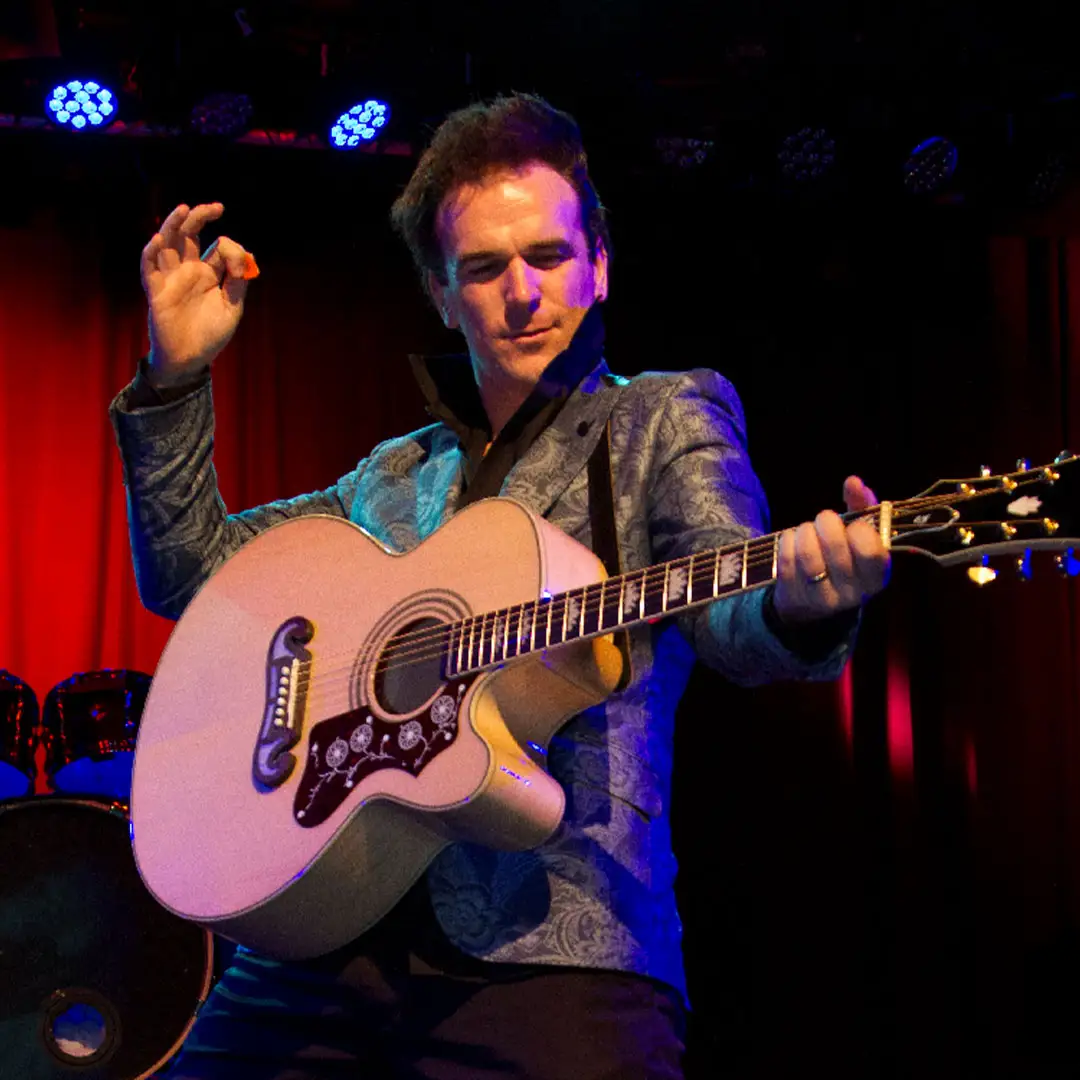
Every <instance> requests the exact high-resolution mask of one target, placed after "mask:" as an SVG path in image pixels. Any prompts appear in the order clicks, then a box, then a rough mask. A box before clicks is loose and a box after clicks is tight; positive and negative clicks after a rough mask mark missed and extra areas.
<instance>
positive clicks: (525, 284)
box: [506, 259, 540, 307]
mask: <svg viewBox="0 0 1080 1080" xmlns="http://www.w3.org/2000/svg"><path fill="white" fill-rule="evenodd" d="M539 300H540V276H539V274H538V273H537V271H536V270H535V269H534V268H533V267H531V266H530V265H529V264H528V263H527V262H526V261H525V260H524V259H514V260H513V261H512V262H511V263H510V265H509V266H508V267H507V268H506V302H507V303H508V304H525V305H528V306H530V307H532V306H534V305H535V304H536V303H538V302H539Z"/></svg>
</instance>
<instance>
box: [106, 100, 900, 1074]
mask: <svg viewBox="0 0 1080 1080" xmlns="http://www.w3.org/2000/svg"><path fill="white" fill-rule="evenodd" d="M222 212H223V208H222V207H221V205H220V204H210V205H204V206H197V207H194V208H192V209H189V208H188V207H185V206H181V207H178V208H177V209H176V210H174V211H173V213H172V214H170V215H169V217H168V218H167V219H166V221H165V222H164V223H163V225H162V227H161V231H160V232H159V233H157V234H156V235H155V236H154V237H153V238H152V239H151V241H150V243H149V244H148V245H147V247H146V248H145V250H144V252H143V260H142V278H143V284H144V288H145V290H146V294H147V296H148V299H149V304H150V337H151V351H150V355H149V357H148V358H147V359H146V360H145V361H144V362H143V363H142V364H141V365H140V370H139V373H138V375H137V377H136V379H135V381H134V383H133V384H132V385H131V386H130V387H129V388H127V389H126V390H125V391H124V392H122V393H121V394H120V395H119V397H118V398H117V400H116V402H114V405H113V420H114V423H115V425H116V430H117V436H118V441H119V444H120V447H121V450H122V453H123V455H124V459H125V474H126V477H127V483H128V487H129V505H130V516H131V532H132V545H133V549H134V555H135V562H136V570H137V574H138V580H139V586H140V590H141V595H142V597H143V599H144V601H145V602H146V603H147V604H148V605H149V606H150V607H152V608H153V609H154V610H156V611H159V612H161V613H162V614H165V615H168V616H171V617H176V616H177V615H179V613H180V612H181V610H182V609H183V607H184V605H185V603H186V602H187V601H188V600H189V599H190V597H191V596H192V594H193V593H194V591H195V590H196V589H197V588H198V587H199V585H200V584H201V583H202V582H203V581H204V580H205V579H206V577H207V576H208V575H209V574H210V573H212V571H213V570H214V569H215V568H216V567H217V566H218V565H219V564H220V563H221V561H222V560H223V559H224V558H226V557H227V556H228V555H229V554H231V553H232V552H233V551H235V550H236V549H237V548H238V547H239V546H240V545H241V544H243V543H244V541H245V540H247V539H249V538H250V537H251V536H253V535H255V534H256V533H257V532H258V531H260V530H261V529H264V528H266V527H267V526H269V525H271V524H274V523H276V522H279V521H282V520H285V519H287V518H289V517H295V516H297V515H300V514H304V513H331V514H337V515H343V516H346V517H348V518H349V519H351V520H352V521H354V522H355V523H356V524H358V525H361V526H362V527H363V528H365V529H366V530H367V531H368V532H370V533H371V534H373V535H374V536H375V537H376V538H377V539H379V540H380V541H382V542H383V543H385V544H386V545H387V546H388V547H390V548H392V549H394V550H398V551H402V550H408V549H410V548H412V547H415V546H416V544H418V543H419V542H420V541H422V540H423V539H424V538H425V537H427V536H429V535H430V534H431V533H432V532H433V531H434V530H435V529H436V528H438V526H439V525H440V524H442V523H443V522H445V521H446V520H447V519H448V518H449V517H450V516H451V515H452V514H453V513H454V512H455V511H456V510H458V509H460V508H461V507H462V506H464V505H465V504H466V503H468V502H473V501H475V500H476V499H478V498H483V497H485V496H489V495H497V494H500V493H501V494H503V495H508V496H512V497H514V498H517V499H519V500H520V501H522V502H524V503H525V504H526V505H528V506H530V507H531V508H532V509H533V510H534V511H536V512H537V513H540V514H542V515H544V516H545V517H547V519H548V520H549V521H550V522H552V523H553V524H555V525H557V526H558V527H560V528H561V529H563V530H564V531H565V532H567V533H568V534H570V535H571V536H573V537H575V538H576V539H579V540H581V541H582V542H583V543H586V544H589V543H591V542H592V541H593V537H592V529H591V525H590V523H591V521H599V520H600V517H599V516H598V515H597V514H596V513H595V512H593V511H595V508H596V506H597V505H598V504H597V502H596V500H597V499H598V497H599V493H598V492H597V491H595V490H592V491H591V490H590V486H595V485H590V483H589V476H590V466H589V462H590V459H591V458H592V455H593V454H594V453H595V452H596V448H597V446H598V445H599V444H600V442H601V440H603V439H606V438H607V434H606V433H607V431H608V430H610V494H609V497H608V502H609V503H611V502H613V504H614V509H613V516H614V521H613V522H612V526H611V532H612V534H613V537H614V540H615V542H616V543H617V548H618V553H619V558H621V559H622V560H623V562H624V564H625V568H626V569H634V568H639V567H643V566H647V565H650V564H652V563H655V562H658V561H662V560H666V559H671V558H675V557H679V556H682V555H686V554H689V553H691V552H693V551H698V550H705V549H709V548H713V547H717V546H721V545H723V544H725V543H731V542H733V541H738V540H742V539H743V538H745V537H746V536H748V535H751V534H755V533H759V532H761V531H762V530H763V528H764V524H765V514H766V511H765V501H764V496H763V494H762V492H761V489H760V486H759V484H758V482H757V480H756V478H755V476H754V474H753V472H752V471H751V468H750V465H749V462H748V459H747V456H746V450H745V439H744V435H743V419H742V414H741V408H740V405H739V402H738V399H737V397H736V395H735V393H734V391H733V389H732V388H731V386H730V385H729V384H728V383H727V382H726V381H725V380H724V379H722V378H721V377H720V376H718V375H717V374H716V373H715V372H712V371H706V370H698V371H693V372H688V373H686V374H646V375H642V376H639V377H638V378H636V379H632V380H622V379H618V378H616V377H613V376H611V375H610V374H609V372H608V370H607V366H606V364H605V362H604V359H603V357H602V355H601V348H602V342H603V334H602V325H601V321H600V313H599V304H600V303H601V302H602V301H604V300H605V299H606V298H607V294H608V266H609V248H610V244H609V241H608V235H607V229H606V224H605V219H604V211H603V208H602V206H601V204H600V200H599V198H598V196H597V194H596V191H595V188H594V187H593V185H592V182H591V179H590V178H589V174H588V168H587V160H586V157H585V153H584V150H583V148H582V145H581V141H580V135H579V132H578V129H577V126H576V124H575V123H574V121H573V120H572V119H571V118H570V117H569V116H567V115H566V114H564V113H560V112H558V111H556V110H554V109H552V108H551V107H550V106H549V105H547V104H546V103H545V102H543V101H541V100H540V99H537V98H534V97H530V96H515V97H511V98H500V99H497V100H496V101H494V102H492V103H489V104H481V105H475V106H472V107H470V108H468V109H465V110H461V111H459V112H457V113H454V114H452V115H451V116H450V117H448V118H447V120H446V121H445V122H444V123H443V125H442V126H441V127H440V128H439V130H438V131H437V132H436V133H435V135H434V137H433V140H432V143H431V145H430V147H429V148H428V149H427V150H426V151H425V153H424V155H423V156H422V157H421V160H420V162H419V163H418V165H417V168H416V171H415V173H414V174H413V177H412V179H411V180H410V182H409V184H408V186H407V187H406V189H405V191H404V193H403V194H402V195H401V197H400V198H399V199H398V201H397V202H396V203H395V206H394V211H393V220H394V223H395V226H396V227H397V228H398V230H399V231H400V232H401V233H402V235H403V236H404V238H405V240H406V242H407V243H408V244H409V247H410V250H411V251H412V253H413V255H414V258H415V260H416V263H417V266H418V269H419V270H420V273H421V275H422V278H423V281H424V284H425V286H426V288H427V290H428V292H429V295H430V296H431V298H432V300H433V302H434V303H435V306H436V307H437V309H438V311H439V313H440V315H441V316H442V318H443V320H444V322H445V323H446V325H447V326H448V327H452V328H456V329H459V330H460V331H461V333H462V335H463V336H464V338H465V343H466V345H467V347H468V357H467V359H463V360H461V361H460V362H455V361H452V360H451V361H444V362H440V363H434V362H433V363H429V364H427V365H423V364H418V365H417V374H418V377H419V381H420V383H421V386H422V388H423V389H424V390H425V392H426V394H427V396H428V398H429V401H430V406H431V411H432V413H433V415H434V416H435V418H436V420H437V422H436V423H435V424H434V425H431V426H429V427H427V428H424V429H422V430H420V431H418V432H414V433H412V434H410V435H407V436H404V437H403V438H400V439H392V440H390V441H388V442H386V443H383V444H381V445H380V446H378V447H376V448H375V450H374V451H373V452H372V454H371V455H370V456H369V457H368V458H366V459H364V460H363V461H361V462H360V464H359V465H358V466H357V468H356V469H355V470H354V471H353V472H351V473H349V474H348V475H347V476H345V477H343V478H342V479H341V480H339V481H338V483H337V484H336V485H334V486H333V487H330V488H328V489H327V490H325V491H322V492H317V493H314V494H311V495H306V496H301V497H299V498H296V499H292V500H284V501H281V502H277V503H273V504H270V505H267V506H264V507H260V508H257V509H255V510H251V511H247V512H246V513H243V514H239V515H236V516H229V515H227V514H226V511H225V508H224V507H223V506H222V504H221V501H220V499H219V497H218V495H217V491H216V487H215V483H214V476H213V471H212V469H208V468H207V467H206V462H207V457H208V452H209V449H210V447H211V443H212V434H213V427H212V424H213V415H212V406H211V401H210V389H209V380H208V375H207V372H208V369H209V366H210V364H211V362H212V361H213V359H214V357H215V356H216V355H217V354H218V353H219V352H220V351H221V349H222V348H223V347H224V345H225V344H226V342H227V341H228V340H229V338H230V337H231V336H232V334H233V332H234V331H235V329H236V327H237V325H238V323H239V320H240V316H241V313H242V309H243V303H244V298H245V291H246V285H247V280H246V277H245V273H246V271H247V269H248V267H249V266H250V257H249V256H248V255H247V253H246V252H245V251H244V250H243V248H242V247H241V246H240V245H239V244H237V243H236V242H234V241H232V240H230V239H227V238H225V237H222V238H220V239H219V240H218V242H217V243H216V244H215V245H214V246H213V247H212V248H211V249H210V250H209V251H207V253H206V254H205V256H203V257H202V258H201V259H200V256H199V244H198V236H199V232H200V230H201V229H202V227H203V226H204V225H205V224H206V223H207V222H209V221H212V220H215V219H217V218H219V217H220V216H221V214H222ZM593 475H596V476H600V475H603V476H605V478H606V470H605V471H604V472H602V473H598V472H596V471H595V470H594V471H593ZM845 499H846V501H847V503H848V506H849V508H851V509H862V508H865V507H866V506H869V505H872V504H873V503H874V501H875V500H874V496H873V493H872V492H871V491H870V490H869V489H868V488H866V487H865V485H863V484H862V482H861V481H859V480H857V479H856V478H854V477H852V478H849V480H848V481H847V483H846V484H845ZM600 505H604V504H603V503H601V504H600ZM608 514H609V515H611V514H612V510H611V508H610V507H609V509H608ZM598 539H599V538H598ZM777 571H778V573H777V581H776V583H775V585H773V586H769V587H767V588H765V589H759V590H756V591H752V592H750V593H746V594H743V595H741V596H739V597H735V598H732V599H729V600H727V601H723V602H718V603H715V604H710V605H707V606H706V607H703V608H698V609H696V610H695V611H694V612H692V613H691V614H689V615H685V616H684V617H682V618H681V619H679V620H678V621H677V622H667V623H659V624H656V625H653V626H648V627H641V628H639V629H637V630H635V631H634V632H633V633H632V635H631V641H630V659H631V669H630V681H629V684H628V685H627V686H626V687H625V688H624V689H622V690H621V691H619V692H617V693H616V694H614V695H613V696H612V697H611V698H609V700H608V701H607V702H606V703H604V704H603V705H601V706H598V707H596V708H593V709H590V710H588V711H587V712H586V713H583V714H582V715H580V716H578V717H576V718H574V719H573V720H572V721H570V722H569V723H568V724H567V725H565V727H563V728H562V729H561V731H560V732H559V733H558V735H557V737H556V738H555V739H554V740H553V742H552V745H551V747H550V756H549V767H550V769H551V772H552V774H553V775H554V776H555V777H556V779H558V781H559V782H560V783H561V784H562V786H563V787H564V789H565V791H566V795H567V808H566V813H565V815H564V819H563V822H562V824H561V825H560V827H559V828H558V830H557V831H556V832H555V834H554V835H553V836H552V838H551V839H550V840H548V841H547V842H545V843H544V844H543V845H541V846H540V847H539V848H537V849H536V850H534V851H529V852H522V853H496V852H494V851H491V850H487V849H484V848H482V847H480V846H477V845H465V844H458V845H453V846H451V847H450V848H448V849H446V851H445V852H444V853H443V854H441V855H440V856H439V857H438V859H437V860H436V861H435V863H434V864H433V865H432V867H431V868H430V870H429V871H428V873H427V874H426V880H423V881H421V882H420V883H419V884H418V886H417V887H416V888H414V889H413V890H412V892H411V893H410V894H409V895H408V896H407V897H406V898H405V899H404V900H403V901H402V902H401V903H400V904H399V905H398V907H397V908H396V909H395V910H394V911H393V912H391V913H390V914H389V915H388V916H387V917H386V918H385V919H384V920H382V922H381V923H379V924H378V925H376V926H375V927H374V928H373V929H371V930H369V931H368V932H367V933H366V934H364V935H363V936H362V937H361V938H360V939H358V940H357V941H356V942H354V943H353V944H351V945H350V946H348V947H346V948H344V949H342V950H339V952H337V953H334V954H331V955H330V956H328V957H323V958H319V959H316V960H312V961H307V962H304V963H300V964H288V965H286V964H281V963H275V962H273V961H270V960H268V959H266V958H264V957H260V956H256V955H255V954H253V953H251V952H250V951H248V950H244V949H242V950H240V952H239V953H238V954H237V957H236V960H235V963H234V965H233V967H232V968H231V969H230V970H229V972H228V973H227V974H226V975H225V977H224V978H223V980H222V982H221V983H220V984H219V986H218V987H217V989H216V990H215V992H214V995H213V997H212V998H211V1000H210V1002H209V1003H208V1005H207V1007H206V1008H205V1009H204V1011H203V1014H202V1016H201V1017H200V1020H199V1023H198V1024H197V1025H196V1028H195V1029H194V1032H193V1034H192V1036H191V1038H190V1039H189V1042H188V1046H187V1048H186V1052H185V1054H184V1055H183V1056H182V1058H181V1061H180V1063H179V1065H178V1074H179V1075H180V1076H181V1077H183V1078H185V1080H196V1078H199V1080H212V1078H218V1077H229V1078H230V1080H256V1078H258V1080H271V1078H276V1080H284V1078H286V1077H289V1078H300V1077H304V1078H307V1077H312V1078H314V1077H318V1078H324V1077H336V1076H424V1077H483V1076H492V1077H494V1076H530V1077H544V1078H556V1077H558V1078H564V1077H565V1078H570V1077H573V1078H574V1080H589V1078H593V1077H601V1076H604V1077H615V1076H618V1077H650V1078H652V1077H657V1078H659V1077H676V1076H680V1075H681V1066H680V1055H681V1049H682V1044H681V1038H682V1034H681V1032H682V1010H683V1007H684V1004H683V995H684V993H685V983H684V978H683V969H682V960H681V954H680V940H679V935H680V927H679V921H678V914H677V912H676V910H675V905H674V895H673V882H674V877H675V862H674V858H673V855H672V852H671V841H670V829H669V816H668V802H669V798H670V778H671V777H670V774H671V753H672V723H673V717H674V710H675V706H676V704H677V701H678V698H679V696H680V695H681V693H682V691H683V689H684V687H685V684H686V680H687V677H688V674H689V670H690V667H691V665H692V663H693V660H694V656H695V654H696V655H697V656H699V657H701V658H703V659H705V660H706V661H707V662H709V663H711V664H712V665H714V666H716V667H717V668H719V669H720V670H721V671H722V672H723V673H724V674H726V675H727V676H728V677H729V678H731V679H734V680H736V681H738V682H741V683H744V684H751V683H760V682H764V681H767V680H770V679H777V678H788V677H799V678H830V677H834V676H835V675H836V674H837V673H838V672H839V671H840V669H841V667H842V665H843V663H844V661H845V659H846V657H847V655H848V652H849V651H850V648H851V645H852V639H853V634H854V628H855V624H856V622H857V614H856V613H857V611H858V609H859V608H860V606H861V605H862V604H863V603H864V602H865V600H866V598H867V597H869V596H871V595H873V594H874V593H876V592H878V591H879V590H880V589H881V588H882V587H883V586H884V583H885V581H886V578H887V573H888V554H887V552H886V550H885V548H884V546H883V544H882V542H881V540H880V538H879V536H878V534H877V533H876V531H875V530H874V529H873V528H872V527H871V526H870V525H869V523H867V522H854V523H852V524H849V525H847V526H845V524H844V523H843V522H842V521H841V519H840V518H839V517H838V516H837V515H836V514H834V513H831V512H829V511H825V512H823V513H822V514H820V515H818V517H817V518H816V520H815V521H814V522H812V523H811V522H807V523H804V524H803V525H800V526H799V527H798V528H797V529H795V530H791V531H789V532H787V533H785V534H784V536H783V540H782V543H781V545H780V549H779V557H778V561H777Z"/></svg>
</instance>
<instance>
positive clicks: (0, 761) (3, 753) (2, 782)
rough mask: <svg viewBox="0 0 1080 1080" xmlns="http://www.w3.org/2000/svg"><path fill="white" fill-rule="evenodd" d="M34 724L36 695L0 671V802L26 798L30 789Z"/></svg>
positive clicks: (35, 719)
mask: <svg viewBox="0 0 1080 1080" xmlns="http://www.w3.org/2000/svg"><path fill="white" fill-rule="evenodd" d="M37 725H38V700H37V694H35V693H34V691H33V690H31V689H30V687H29V686H27V685H26V683H24V682H23V681H22V679H19V678H16V677H15V676H14V675H12V674H11V672H10V671H4V670H3V669H2V668H0V799H10V798H13V797H16V796H19V795H27V794H29V793H30V791H31V790H32V789H33V786H34V777H35V776H37V766H36V765H35V764H34V750H35V749H36V747H37Z"/></svg>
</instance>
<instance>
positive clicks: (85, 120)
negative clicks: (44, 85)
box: [45, 79, 116, 131]
mask: <svg viewBox="0 0 1080 1080" xmlns="http://www.w3.org/2000/svg"><path fill="white" fill-rule="evenodd" d="M45 115H46V116H47V117H48V118H49V119H50V120H51V121H52V122H53V123H54V124H56V126H57V127H66V128H72V129H73V130H75V131H92V130H93V129H94V128H103V127H106V126H107V125H108V124H111V123H112V122H113V120H115V119H116V95H115V94H113V92H112V91H111V90H108V89H106V88H105V87H104V86H102V85H101V84H100V83H98V82H95V81H94V80H93V79H88V80H86V81H85V82H83V81H82V80H81V79H72V80H71V81H70V82H66V83H61V84H60V85H59V86H56V87H54V88H53V91H52V93H51V94H50V95H49V97H48V98H47V99H46V101H45Z"/></svg>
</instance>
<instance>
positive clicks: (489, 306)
mask: <svg viewBox="0 0 1080 1080" xmlns="http://www.w3.org/2000/svg"><path fill="white" fill-rule="evenodd" d="M436 230H437V234H438V237H439V241H440V244H441V246H442V251H443V257H444V259H445V263H446V277H447V283H446V284H445V285H442V284H440V283H439V282H438V281H437V280H436V279H435V278H434V275H432V277H431V278H430V279H429V280H430V283H431V289H432V294H433V295H434V297H435V302H436V305H437V306H438V308H439V310H440V312H441V314H442V317H443V322H445V323H446V325H447V326H449V327H451V328H457V329H460V330H461V332H462V333H463V334H464V335H465V341H466V342H467V344H468V347H469V353H470V355H471V356H472V361H473V369H474V371H475V372H476V375H477V378H478V379H479V378H483V377H484V375H485V374H489V375H494V376H495V377H496V379H505V378H506V377H509V378H510V379H511V380H513V381H515V382H527V383H535V382H536V380H537V379H538V378H539V376H540V374H541V372H542V371H543V370H544V368H545V367H547V365H548V364H549V363H550V362H551V361H552V360H553V359H554V358H555V357H556V356H558V354H559V353H560V352H562V351H563V350H564V349H565V348H566V347H567V346H568V345H569V344H570V339H571V338H572V337H573V336H574V332H575V331H576V330H577V328H578V326H580V325H581V320H582V319H583V318H584V317H585V313H586V312H587V311H588V310H589V308H590V307H591V306H592V304H593V303H594V302H595V301H597V300H603V299H605V298H606V296H607V253H606V252H605V251H604V250H603V249H602V247H601V248H600V249H599V250H598V251H597V254H596V259H595V261H590V259H589V246H588V240H587V239H586V236H585V231H584V229H583V227H582V221H581V203H580V201H579V199H578V195H577V192H576V191H575V190H574V189H573V187H571V185H570V184H569V183H568V182H567V181H566V180H564V179H563V178H562V177H561V176H560V175H559V174H558V173H557V172H555V171H554V170H553V169H551V168H549V167H548V166H546V165H540V164H532V165H527V166H525V167H524V168H523V169H521V170H519V171H514V172H501V173H494V174H492V175H491V176H490V177H488V178H487V179H485V180H484V181H482V182H481V183H479V184H470V185H466V186H463V187H461V188H458V189H456V190H455V191H453V192H451V193H450V194H449V195H448V196H447V197H446V198H445V199H444V200H443V203H442V205H441V206H440V207H439V214H438V217H437V219H436Z"/></svg>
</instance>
